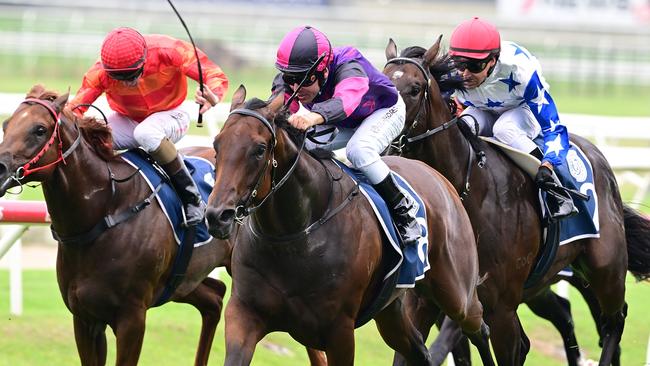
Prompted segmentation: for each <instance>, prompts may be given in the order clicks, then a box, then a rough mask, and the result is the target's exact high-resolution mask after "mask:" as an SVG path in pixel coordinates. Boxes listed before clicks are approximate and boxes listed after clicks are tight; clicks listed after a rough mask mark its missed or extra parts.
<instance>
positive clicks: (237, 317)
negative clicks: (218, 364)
mask: <svg viewBox="0 0 650 366" xmlns="http://www.w3.org/2000/svg"><path fill="white" fill-rule="evenodd" d="M225 315H226V360H225V362H224V365H225V366H247V365H250V363H251V360H252V359H253V353H254V352H255V346H256V345H257V342H259V341H260V340H261V339H262V338H263V337H264V335H266V333H267V331H266V328H265V325H264V322H263V321H262V319H260V317H259V316H258V315H257V314H256V313H255V312H253V311H251V310H250V309H249V308H248V307H247V306H246V305H244V304H243V303H242V302H241V301H240V300H239V299H238V298H237V296H235V295H233V296H232V297H231V298H230V300H229V301H228V305H226V314H225Z"/></svg>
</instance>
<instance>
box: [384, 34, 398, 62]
mask: <svg viewBox="0 0 650 366" xmlns="http://www.w3.org/2000/svg"><path fill="white" fill-rule="evenodd" d="M395 57H397V45H396V44H395V41H393V39H392V38H389V39H388V45H386V61H390V60H392V59H394V58H395Z"/></svg>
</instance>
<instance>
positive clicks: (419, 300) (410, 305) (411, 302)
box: [393, 290, 442, 366]
mask: <svg viewBox="0 0 650 366" xmlns="http://www.w3.org/2000/svg"><path fill="white" fill-rule="evenodd" d="M402 306H403V308H404V311H405V312H406V314H408V315H409V317H410V318H411V322H412V323H413V325H414V326H415V329H417V330H418V331H419V332H420V334H422V339H423V340H424V341H425V342H426V339H427V338H428V337H429V332H430V331H431V327H433V325H434V324H435V323H436V322H437V320H438V319H439V318H440V316H441V312H440V308H438V306H436V305H435V304H433V303H431V302H428V301H426V299H424V298H423V297H421V296H417V294H416V292H415V291H414V290H409V291H406V293H405V294H404V297H403V301H402ZM441 363H442V362H441ZM402 365H406V360H405V359H404V357H403V356H402V355H401V354H400V353H398V352H395V355H394V357H393V366H402Z"/></svg>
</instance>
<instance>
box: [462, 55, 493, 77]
mask: <svg viewBox="0 0 650 366" xmlns="http://www.w3.org/2000/svg"><path fill="white" fill-rule="evenodd" d="M491 59H492V58H491V57H488V58H486V59H484V60H470V59H454V65H456V68H457V69H458V71H460V72H463V71H465V70H469V72H471V73H472V74H478V73H479V72H481V71H483V70H485V67H486V66H487V64H488V63H489V62H490V60H491Z"/></svg>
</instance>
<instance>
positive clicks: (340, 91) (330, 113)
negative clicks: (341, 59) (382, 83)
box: [311, 61, 370, 123]
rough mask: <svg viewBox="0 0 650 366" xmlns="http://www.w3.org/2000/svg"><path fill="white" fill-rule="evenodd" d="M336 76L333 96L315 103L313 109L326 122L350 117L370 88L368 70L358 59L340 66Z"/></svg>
mask: <svg viewBox="0 0 650 366" xmlns="http://www.w3.org/2000/svg"><path fill="white" fill-rule="evenodd" d="M334 77H335V79H334V82H335V84H336V86H335V87H334V95H333V96H332V98H331V99H329V100H326V101H324V102H321V103H317V104H315V105H314V106H313V108H312V109H311V110H312V112H316V113H318V114H320V115H322V116H323V118H324V119H325V123H336V122H339V121H342V120H344V119H346V118H347V117H349V116H350V115H351V114H352V112H354V110H355V109H357V107H359V104H360V103H361V100H362V98H363V96H364V95H365V94H366V93H367V92H368V90H369V88H370V83H369V79H368V75H367V74H366V71H365V70H364V69H363V66H361V64H360V63H358V62H356V61H350V62H348V63H345V64H343V65H341V66H339V68H338V69H337V70H336V72H335V75H334Z"/></svg>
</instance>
